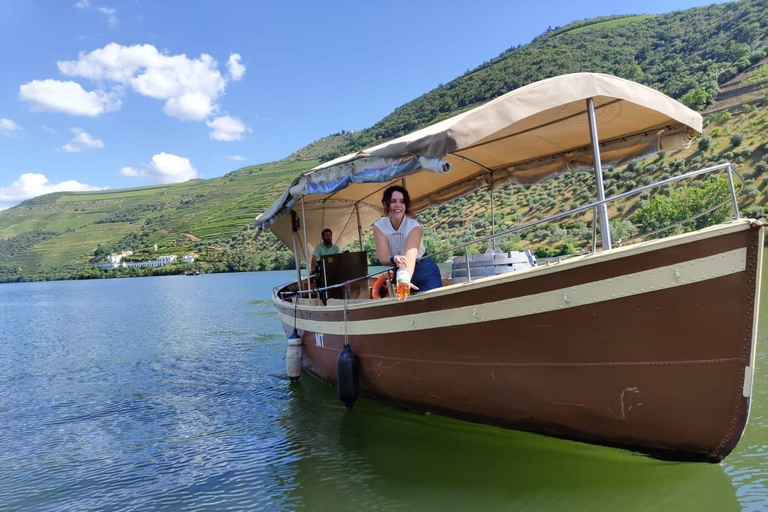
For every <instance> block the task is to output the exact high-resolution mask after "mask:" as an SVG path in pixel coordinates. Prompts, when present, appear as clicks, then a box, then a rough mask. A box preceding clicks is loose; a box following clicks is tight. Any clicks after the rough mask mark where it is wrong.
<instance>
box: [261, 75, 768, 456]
mask: <svg viewBox="0 0 768 512" xmlns="http://www.w3.org/2000/svg"><path fill="white" fill-rule="evenodd" d="M701 131H702V119H701V116H700V115H699V114H698V113H696V112H694V111H692V110H690V109H688V108H687V107H685V106H684V105H682V104H680V103H678V102H677V101H675V100H673V99H671V98H669V97H667V96H665V95H663V94H661V93H659V92H657V91H655V90H653V89H650V88H648V87H645V86H642V85H639V84H636V83H633V82H629V81H627V80H623V79H620V78H616V77H612V76H608V75H601V74H592V73H576V74H572V75H563V76H559V77H555V78H551V79H548V80H544V81H541V82H537V83H534V84H530V85H528V86H525V87H522V88H520V89H517V90H515V91H512V92H510V93H507V94H505V95H503V96H501V97H499V98H496V99H495V100H493V101H491V102H488V103H486V104H485V105H482V106H480V107H477V108H476V109H473V110H470V111H467V112H464V113H462V114H459V115H457V116H455V117H452V118H450V119H446V120H444V121H441V122H439V123H436V124H434V125H431V126H429V127H427V128H424V129H422V130H419V131H416V132H414V133H411V134H408V135H405V136H403V137H400V138H398V139H395V140H392V141H389V142H385V143H382V144H379V145H378V146H374V147H371V148H368V149H366V150H364V151H361V152H359V153H355V154H352V155H347V156H345V157H341V158H339V159H336V160H333V161H331V162H326V163H324V164H322V165H320V166H318V167H316V168H314V169H312V170H310V171H308V172H305V173H302V174H301V175H300V176H298V177H297V178H296V179H294V181H293V182H292V184H291V186H290V187H289V188H288V189H287V190H286V191H285V192H284V193H283V195H282V196H281V197H280V198H279V199H278V200H277V201H276V202H275V203H274V204H273V205H272V206H271V207H270V208H269V209H268V210H267V211H266V212H264V213H263V214H262V215H260V216H259V217H258V218H257V219H256V224H257V225H258V226H259V227H260V229H269V230H271V231H272V232H273V233H274V234H275V235H276V236H277V237H278V238H279V239H280V240H282V241H283V242H284V243H285V244H286V245H287V246H288V247H292V248H293V249H294V254H295V256H296V262H297V268H299V260H302V261H306V260H307V255H309V254H312V250H313V248H314V243H310V242H309V241H310V240H313V241H314V240H315V239H316V237H317V234H318V233H320V232H321V231H322V230H323V229H325V228H329V229H331V230H332V231H333V232H334V234H335V236H337V242H336V243H337V245H339V246H340V247H345V246H347V245H348V244H350V243H351V242H353V241H355V239H357V241H358V242H359V244H360V247H364V246H365V245H364V240H363V239H362V230H363V229H365V228H368V227H369V226H370V225H371V224H372V223H373V222H374V221H376V220H377V219H378V218H379V217H381V216H382V215H383V211H382V210H381V203H380V198H381V196H382V191H383V190H384V189H385V188H386V187H387V186H389V185H391V184H393V183H398V184H399V183H405V184H406V186H407V188H408V190H409V192H410V196H411V207H412V210H413V211H414V212H418V211H419V210H422V209H424V208H427V207H429V206H432V205H435V204H440V203H441V202H444V201H448V200H452V199H456V198H459V197H462V196H464V195H466V194H468V193H470V192H472V191H475V190H477V189H478V188H481V187H484V186H485V187H489V188H490V190H491V202H490V205H489V206H491V208H493V205H494V203H493V195H492V192H493V190H496V189H498V188H499V187H502V186H504V185H505V184H507V183H513V182H515V183H522V184H535V183H538V182H541V181H543V180H545V179H547V178H551V177H553V176H556V175H558V174H560V173H565V172H573V171H575V170H584V169H592V168H594V172H595V177H596V182H597V187H596V188H597V196H598V197H597V201H595V202H594V203H592V204H589V205H585V206H582V207H578V208H575V209H573V210H570V211H567V212H563V213H560V214H557V215H554V216H552V217H549V218H548V219H542V220H538V221H533V222H531V223H529V224H527V225H524V226H518V227H515V228H511V229H507V230H505V231H501V232H498V233H496V232H491V233H490V234H489V235H487V236H485V237H483V238H480V239H478V240H475V241H472V242H467V243H465V244H462V245H461V246H460V248H465V247H467V246H469V245H471V244H479V243H488V244H489V245H492V242H493V241H494V240H497V239H498V238H500V237H503V236H506V235H510V234H516V233H517V232H518V231H520V230H522V229H528V228H532V227H534V226H538V225H540V224H544V223H546V222H550V221H560V220H561V219H564V218H566V217H570V219H569V220H573V218H574V217H573V216H575V218H576V219H589V218H590V217H591V219H592V226H593V235H592V246H591V248H590V249H584V250H583V251H582V253H581V254H576V255H573V256H572V257H569V258H565V259H563V260H562V261H555V262H551V263H550V264H548V265H537V266H534V267H532V268H526V269H521V270H514V271H511V272H507V273H501V274H496V273H495V271H494V272H487V273H484V277H479V278H478V277H477V276H475V278H473V277H472V273H471V270H472V268H471V267H472V265H471V263H470V262H469V261H466V262H465V263H466V271H467V272H466V273H465V274H464V275H463V276H461V279H458V277H459V276H458V274H455V276H454V277H457V279H451V280H448V281H447V282H446V283H445V286H443V287H442V288H438V289H433V290H429V291H426V292H425V293H418V294H415V295H414V296H413V297H411V298H409V299H408V300H407V301H405V302H398V301H396V300H395V299H393V298H385V299H376V298H374V297H375V296H376V295H377V294H370V295H369V289H368V286H369V284H370V279H371V278H372V276H366V275H365V269H364V265H363V266H362V269H361V270H358V271H357V273H356V275H346V276H345V277H344V278H343V279H342V281H344V280H348V281H346V282H341V283H331V282H330V281H329V280H328V279H327V278H328V277H329V276H330V274H328V273H326V275H325V279H323V282H324V283H325V285H324V287H322V289H321V290H318V285H317V278H315V280H310V282H309V283H307V281H306V280H304V281H303V282H302V280H301V278H300V276H297V282H294V283H289V284H287V285H284V286H281V287H277V288H276V289H275V290H274V293H273V301H274V303H275V306H276V308H277V311H278V314H279V316H280V319H281V321H282V324H283V329H284V331H285V333H286V335H290V334H291V333H292V332H293V331H294V328H296V329H297V336H298V338H299V339H300V340H301V342H300V343H296V342H294V343H296V346H297V348H299V347H300V348H301V349H302V350H303V360H302V362H303V367H304V368H305V369H306V370H308V371H309V372H311V373H312V374H314V375H316V376H318V377H319V378H321V379H322V380H324V381H326V382H329V383H332V384H336V383H337V365H336V362H337V357H338V355H339V353H340V352H341V351H342V349H343V348H344V347H350V348H351V350H352V351H353V352H354V353H355V354H356V355H357V357H358V358H359V362H360V364H359V390H360V393H361V394H362V395H363V396H367V397H371V398H374V399H378V400H381V401H383V402H387V403H391V404H394V405H397V406H400V407H405V408H409V409H413V410H416V411H421V412H435V413H440V414H444V415H446V416H453V417H457V418H460V419H467V420H471V421H477V422H481V423H488V424H493V425H499V426H504V427H509V428H513V429H519V430H526V431H531V432H537V433H542V434H548V435H552V436H557V437H564V438H570V439H576V440H580V441H586V442H590V443H595V444H604V445H611V446H620V447H625V448H629V449H632V450H637V451H643V452H646V453H650V454H654V455H658V456H661V457H664V458H671V459H684V460H706V461H710V462H718V461H721V460H722V459H723V458H725V457H726V456H727V455H728V454H729V453H731V451H732V450H733V449H734V447H735V446H736V444H737V443H738V442H739V439H740V438H741V435H742V433H743V432H744V429H745V427H746V423H747V418H748V415H749V407H750V403H751V393H752V381H753V377H754V369H755V357H756V347H757V344H756V334H757V316H756V310H757V307H758V294H757V290H759V286H760V275H761V260H762V252H763V239H764V238H763V237H764V229H763V227H764V226H763V224H762V223H760V222H757V221H754V220H750V219H742V218H740V214H739V209H738V202H737V191H736V188H735V186H734V181H735V177H738V178H740V176H739V175H738V173H736V171H735V169H733V168H732V166H731V165H730V164H721V165H718V166H714V167H711V168H708V169H701V170H697V171H691V172H688V173H685V174H682V175H680V176H675V177H672V178H669V179H666V180H663V181H660V182H657V183H653V184H650V185H647V186H643V187H640V188H638V189H635V190H632V191H629V192H625V193H622V194H618V195H617V196H614V197H611V198H607V199H606V198H605V195H604V191H603V182H602V165H607V166H608V165H611V166H616V165H621V164H623V163H625V162H627V161H631V160H634V159H637V158H641V157H645V156H647V155H649V154H653V153H655V152H658V151H673V150H676V149H681V148H683V147H687V145H689V144H690V142H691V139H692V138H693V137H695V136H698V135H700V134H701ZM720 175H724V176H721V180H722V182H723V184H724V185H725V187H724V189H723V190H724V191H725V192H724V193H723V196H725V197H719V198H718V199H717V200H716V201H714V202H717V201H720V202H719V203H717V204H715V206H713V207H711V208H709V209H707V210H705V211H703V212H700V213H699V214H697V215H696V216H695V217H692V218H689V219H686V220H685V221H683V220H678V219H675V220H674V221H673V223H672V228H677V232H678V234H675V235H673V236H669V237H667V238H662V239H653V236H654V235H655V234H657V233H656V232H653V233H644V234H643V235H644V236H646V237H648V238H646V239H642V240H635V241H626V240H625V241H624V242H625V244H624V245H623V246H621V247H612V244H611V238H610V224H609V221H608V206H607V205H609V204H611V205H613V204H615V203H614V202H615V201H620V200H624V199H626V198H631V197H635V196H637V195H639V194H641V193H642V192H644V191H646V190H648V191H650V190H656V189H658V188H659V187H666V186H667V185H670V184H672V183H677V182H678V181H682V180H690V181H692V182H694V183H698V184H699V185H703V184H705V183H706V180H708V179H710V178H716V177H717V176H720ZM702 180H703V181H702ZM742 181H743V180H742ZM632 204H634V203H632ZM722 208H724V209H725V213H723V217H724V218H725V217H728V212H729V211H730V218H729V219H728V221H727V222H722V223H719V224H716V225H714V226H709V227H707V226H706V225H707V222H706V221H707V219H708V217H704V216H705V215H709V214H711V213H712V212H716V213H720V212H721V209H722ZM492 211H493V210H492ZM692 219H696V223H695V225H694V224H693V223H692V222H689V221H692ZM686 222H688V223H686ZM494 225H495V224H494V223H493V222H492V223H491V226H494ZM598 225H599V226H600V230H599V231H598V230H597V226H598ZM692 225H694V227H695V228H696V230H694V231H691V232H684V231H686V230H687V229H688V228H689V227H690V226H692ZM355 226H356V229H355ZM669 232H671V231H669V230H668V229H667V230H666V232H665V233H664V234H668V233H669ZM598 233H599V234H600V237H599V238H600V239H601V242H602V243H601V247H598V245H597V239H598ZM627 242H632V243H627ZM454 249H455V248H452V249H446V251H449V250H450V251H452V250H454ZM444 252H445V251H441V252H438V253H434V254H433V255H428V256H440V255H441V254H443V253H444ZM488 257H492V258H493V260H494V262H495V260H496V255H488ZM350 259H352V255H350ZM502 259H512V258H511V255H506V256H504V257H503V258H502ZM455 267H457V265H456V262H454V268H455ZM326 270H327V269H326ZM346 270H348V269H346ZM510 270H511V269H510ZM324 271H325V270H324ZM355 278H358V279H355ZM329 285H330V286H331V287H330V288H328V286H329ZM346 353H348V351H346V350H345V354H346ZM292 361H294V363H296V364H293V365H292V368H295V370H296V371H295V373H296V375H291V376H292V377H297V376H298V375H299V374H300V373H301V368H300V364H298V363H299V357H298V356H296V357H294V358H293V359H292ZM351 374H352V372H350V375H351ZM352 380H353V381H354V379H352ZM341 382H342V383H344V382H348V379H341ZM351 387H353V388H354V391H356V390H357V383H355V382H353V383H352V384H351ZM349 395H351V396H356V394H355V393H349ZM489 435H490V434H489Z"/></svg>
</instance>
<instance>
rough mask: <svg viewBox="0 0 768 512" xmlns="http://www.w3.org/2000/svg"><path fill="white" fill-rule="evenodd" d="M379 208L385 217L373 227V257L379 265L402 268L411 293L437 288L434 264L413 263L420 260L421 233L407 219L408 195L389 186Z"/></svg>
mask: <svg viewBox="0 0 768 512" xmlns="http://www.w3.org/2000/svg"><path fill="white" fill-rule="evenodd" d="M381 204H382V205H383V206H384V211H385V212H386V213H387V216H386V217H382V218H381V219H379V220H377V221H376V222H375V223H374V224H373V238H374V240H375V241H376V254H377V255H378V257H379V261H380V262H381V264H382V265H386V264H387V263H393V264H395V265H397V266H398V267H401V268H405V269H406V270H407V271H408V275H409V276H411V288H412V289H414V290H418V291H420V292H425V291H427V290H432V289H434V288H440V287H441V286H442V285H443V281H442V279H441V278H440V269H439V268H437V264H436V263H435V261H434V260H433V259H432V258H426V259H423V260H421V261H419V262H418V263H417V262H416V260H417V259H419V258H421V257H422V256H424V252H425V251H424V242H423V241H422V238H423V235H424V232H423V231H422V229H421V226H420V225H419V223H418V222H416V220H415V219H414V218H413V217H411V197H410V196H409V195H408V191H407V190H405V188H403V187H401V186H399V185H393V186H391V187H389V188H388V189H387V190H385V191H384V197H382V199H381Z"/></svg>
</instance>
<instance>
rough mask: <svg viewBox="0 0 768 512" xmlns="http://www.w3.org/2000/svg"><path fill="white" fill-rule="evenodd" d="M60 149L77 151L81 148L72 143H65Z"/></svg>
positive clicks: (66, 151) (69, 151)
mask: <svg viewBox="0 0 768 512" xmlns="http://www.w3.org/2000/svg"><path fill="white" fill-rule="evenodd" d="M61 151H63V152H65V153H79V152H80V151H81V150H80V147H79V146H75V145H74V144H70V143H67V144H64V145H63V146H61Z"/></svg>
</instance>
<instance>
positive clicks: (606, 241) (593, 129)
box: [587, 98, 611, 251]
mask: <svg viewBox="0 0 768 512" xmlns="http://www.w3.org/2000/svg"><path fill="white" fill-rule="evenodd" d="M587 114H588V115H589V137H590V139H591V140H592V157H593V159H594V161H595V178H596V179H597V200H598V201H605V188H604V187H603V166H602V164H601V163H600V139H598V138H597V122H596V121H595V102H594V99H593V98H587ZM597 208H598V212H599V213H600V228H601V233H602V234H601V238H602V240H603V250H604V251H608V250H610V249H611V228H610V225H609V224H608V207H607V206H606V205H605V203H602V204H600V205H598V206H597Z"/></svg>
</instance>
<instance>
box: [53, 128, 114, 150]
mask: <svg viewBox="0 0 768 512" xmlns="http://www.w3.org/2000/svg"><path fill="white" fill-rule="evenodd" d="M71 131H72V133H73V134H74V135H75V136H74V137H73V138H72V140H70V141H69V142H68V143H66V144H64V145H63V146H62V147H61V149H60V151H64V152H66V153H79V152H80V151H81V150H83V149H103V148H104V142H102V141H101V140H99V139H94V138H93V137H91V135H90V134H88V133H86V132H84V131H83V130H81V129H80V128H72V130H71Z"/></svg>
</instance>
